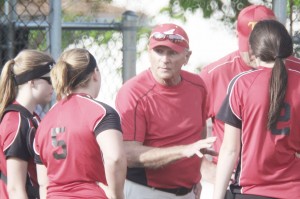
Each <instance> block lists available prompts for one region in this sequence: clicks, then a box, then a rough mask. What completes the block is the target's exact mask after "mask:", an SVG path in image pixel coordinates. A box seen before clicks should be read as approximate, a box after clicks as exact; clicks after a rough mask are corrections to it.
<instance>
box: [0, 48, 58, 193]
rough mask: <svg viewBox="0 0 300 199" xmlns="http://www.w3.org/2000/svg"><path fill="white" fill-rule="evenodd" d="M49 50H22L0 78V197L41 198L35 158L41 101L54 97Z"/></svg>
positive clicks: (10, 61)
mask: <svg viewBox="0 0 300 199" xmlns="http://www.w3.org/2000/svg"><path fill="white" fill-rule="evenodd" d="M53 64H54V60H53V59H52V58H51V56H49V55H48V54H45V53H42V52H39V51H35V50H23V51H21V52H20V53H19V54H18V55H17V56H16V57H15V58H14V59H11V60H9V61H8V62H7V63H6V64H5V65H4V67H3V70H2V73H1V80H0V95H1V98H0V118H1V123H0V149H1V150H0V176H1V180H0V198H1V199H8V198H32V199H33V198H34V199H35V198H39V194H38V185H37V179H36V168H35V164H34V161H33V156H34V153H33V138H34V134H35V130H36V128H37V125H38V123H39V120H40V119H39V117H38V116H37V115H36V114H35V113H34V110H35V108H36V106H37V105H38V104H46V103H49V102H50V100H51V96H52V92H53V88H52V86H51V82H50V76H49V72H50V69H51V67H52V65H53Z"/></svg>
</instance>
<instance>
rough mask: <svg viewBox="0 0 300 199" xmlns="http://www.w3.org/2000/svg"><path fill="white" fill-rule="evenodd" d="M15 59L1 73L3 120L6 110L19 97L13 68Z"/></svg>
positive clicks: (0, 99)
mask: <svg viewBox="0 0 300 199" xmlns="http://www.w3.org/2000/svg"><path fill="white" fill-rule="evenodd" d="M14 65H15V61H14V60H13V59H11V60H9V61H7V62H6V64H5V65H4V67H3V69H2V72H1V79H0V96H1V98H0V118H2V116H3V113H4V110H5V108H6V107H7V106H8V105H9V104H11V103H12V102H13V101H14V100H15V99H16V96H17V85H16V82H15V74H14V71H13V67H14Z"/></svg>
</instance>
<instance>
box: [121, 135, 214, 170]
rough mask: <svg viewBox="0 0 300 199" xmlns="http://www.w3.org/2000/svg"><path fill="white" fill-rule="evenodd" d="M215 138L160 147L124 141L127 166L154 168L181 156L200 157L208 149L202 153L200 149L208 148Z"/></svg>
mask: <svg viewBox="0 0 300 199" xmlns="http://www.w3.org/2000/svg"><path fill="white" fill-rule="evenodd" d="M215 140H216V138H215V137H210V138H207V139H204V140H199V141H197V142H194V143H192V144H188V145H180V146H172V147H162V148H157V147H148V146H144V145H143V144H142V143H141V142H136V141H125V142H124V143H125V151H126V155H127V163H128V167H147V168H153V169H155V168H160V167H162V166H165V165H167V164H170V163H172V162H174V161H176V160H179V159H182V158H189V157H191V156H193V155H197V156H198V157H200V158H202V157H203V154H205V153H207V152H208V153H209V152H210V151H207V150H205V152H203V153H202V151H200V150H201V149H206V148H210V147H211V146H212V143H213V142H214V141H215Z"/></svg>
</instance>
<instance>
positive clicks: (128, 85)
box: [118, 69, 156, 96]
mask: <svg viewBox="0 0 300 199" xmlns="http://www.w3.org/2000/svg"><path fill="white" fill-rule="evenodd" d="M155 84H156V83H155V80H154V78H153V77H152V74H151V72H150V70H149V69H148V70H145V71H143V72H141V73H140V74H138V75H136V76H135V77H133V78H131V79H129V80H127V81H126V82H125V83H124V84H123V86H122V87H121V88H120V89H119V91H118V95H123V96H127V95H137V96H140V95H144V94H145V93H147V92H148V91H149V90H151V89H153V88H154V87H155Z"/></svg>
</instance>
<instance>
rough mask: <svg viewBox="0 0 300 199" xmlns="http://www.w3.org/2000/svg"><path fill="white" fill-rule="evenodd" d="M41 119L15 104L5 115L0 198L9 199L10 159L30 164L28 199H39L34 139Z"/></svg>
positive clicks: (0, 131)
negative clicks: (8, 172)
mask: <svg viewBox="0 0 300 199" xmlns="http://www.w3.org/2000/svg"><path fill="white" fill-rule="evenodd" d="M39 121H40V118H39V117H38V116H37V115H36V114H34V115H32V114H31V113H30V112H29V111H28V110H27V109H26V108H24V107H23V106H21V105H19V104H18V103H17V102H14V103H13V104H12V105H9V106H8V107H7V108H6V109H5V112H4V114H3V117H2V120H1V124H0V149H1V150H0V176H1V180H0V198H1V199H8V193H7V189H6V184H7V164H6V161H7V159H9V158H18V159H20V160H24V161H27V162H28V172H27V180H26V191H27V195H28V198H32V199H33V198H39V192H38V191H39V190H38V189H39V187H38V183H37V175H36V167H35V164H34V161H33V157H34V152H33V139H34V135H35V131H36V128H37V125H38V123H39Z"/></svg>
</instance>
